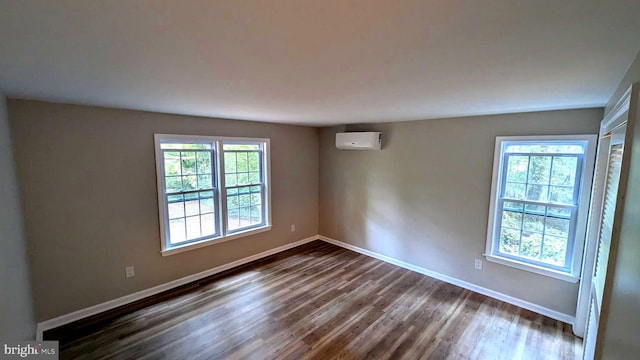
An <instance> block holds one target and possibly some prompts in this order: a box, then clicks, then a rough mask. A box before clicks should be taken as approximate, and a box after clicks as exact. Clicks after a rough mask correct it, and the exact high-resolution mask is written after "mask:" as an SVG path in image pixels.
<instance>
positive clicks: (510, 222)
mask: <svg viewBox="0 0 640 360" xmlns="http://www.w3.org/2000/svg"><path fill="white" fill-rule="evenodd" d="M596 138H597V137H596V136H595V135H593V136H592V135H574V136H538V137H498V138H497V139H496V149H495V158H494V171H493V183H492V188H491V209H490V212H489V229H488V235H487V249H486V256H487V260H489V261H493V262H498V263H501V264H505V265H510V266H514V267H517V268H520V269H523V270H528V271H533V272H536V273H539V274H543V275H548V276H552V277H555V278H559V279H563V280H567V281H573V282H576V281H577V280H578V275H579V273H580V266H581V262H582V249H583V246H584V238H585V231H586V223H587V212H588V202H589V195H590V189H591V180H592V176H593V166H594V157H595V143H596Z"/></svg>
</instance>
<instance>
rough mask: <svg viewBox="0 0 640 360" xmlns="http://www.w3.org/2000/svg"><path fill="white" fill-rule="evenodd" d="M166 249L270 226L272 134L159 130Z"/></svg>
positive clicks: (189, 246)
mask: <svg viewBox="0 0 640 360" xmlns="http://www.w3.org/2000/svg"><path fill="white" fill-rule="evenodd" d="M155 147H156V171H157V182H158V203H159V218H160V234H161V245H162V254H163V255H169V254H172V253H176V252H182V251H185V250H190V249H194V248H198V247H202V246H206V245H210V244H212V243H214V242H219V241H224V240H231V239H234V238H238V237H242V236H247V235H251V234H254V233H258V232H262V231H266V230H269V229H270V228H271V221H270V206H269V204H270V199H269V139H253V138H230V137H211V136H190V135H165V134H156V135H155Z"/></svg>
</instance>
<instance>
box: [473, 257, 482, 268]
mask: <svg viewBox="0 0 640 360" xmlns="http://www.w3.org/2000/svg"><path fill="white" fill-rule="evenodd" d="M475 267H476V270H482V260H480V259H476V262H475Z"/></svg>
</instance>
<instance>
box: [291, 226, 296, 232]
mask: <svg viewBox="0 0 640 360" xmlns="http://www.w3.org/2000/svg"><path fill="white" fill-rule="evenodd" d="M294 231H296V224H292V225H291V232H294Z"/></svg>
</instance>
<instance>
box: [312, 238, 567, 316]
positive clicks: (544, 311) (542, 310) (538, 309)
mask: <svg viewBox="0 0 640 360" xmlns="http://www.w3.org/2000/svg"><path fill="white" fill-rule="evenodd" d="M318 239H320V240H322V241H326V242H328V243H331V244H334V245H337V246H340V247H342V248H345V249H348V250H352V251H355V252H357V253H360V254H363V255H367V256H370V257H372V258H376V259H378V260H382V261H384V262H388V263H390V264H393V265H396V266H400V267H402V268H405V269H408V270H411V271H415V272H417V273H420V274H423V275H427V276H430V277H432V278H435V279H438V280H442V281H444V282H447V283H449V284H453V285H456V286H459V287H461V288H465V289H467V290H471V291H474V292H477V293H479V294H482V295H486V296H488V297H491V298H494V299H497V300H500V301H504V302H506V303H509V304H512V305H515V306H519V307H521V308H523V309H527V310H531V311H533V312H535V313H538V314H541V315H544V316H548V317H550V318H552V319H556V320H559V321H562V322H565V323H567V324H571V325H573V322H574V320H575V317H574V316H572V315H569V314H565V313H561V312H559V311H556V310H552V309H549V308H547V307H544V306H540V305H537V304H534V303H532V302H528V301H525V300H522V299H518V298H515V297H513V296H510V295H506V294H503V293H501V292H497V291H495V290H491V289H487V288H484V287H482V286H478V285H475V284H472V283H469V282H466V281H462V280H459V279H456V278H453V277H451V276H448V275H444V274H441V273H438V272H435V271H432V270H427V269H425V268H422V267H420V266H416V265H413V264H409V263H406V262H404V261H401V260H398V259H394V258H392V257H389V256H386V255H382V254H379V253H376V252H373V251H371V250H367V249H363V248H360V247H357V246H354V245H351V244H347V243H344V242H342V241H338V240H335V239H332V238H329V237H326V236H322V235H318Z"/></svg>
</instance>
